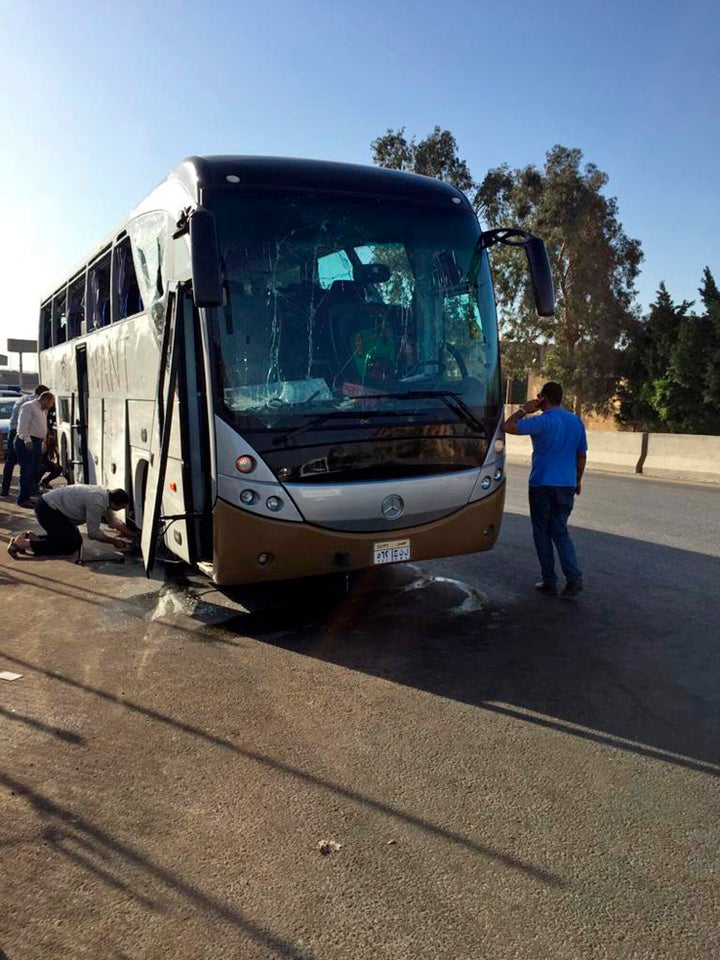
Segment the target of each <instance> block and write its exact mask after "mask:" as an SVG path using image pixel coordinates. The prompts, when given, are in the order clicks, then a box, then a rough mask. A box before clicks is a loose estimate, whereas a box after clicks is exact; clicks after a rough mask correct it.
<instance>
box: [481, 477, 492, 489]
mask: <svg viewBox="0 0 720 960" xmlns="http://www.w3.org/2000/svg"><path fill="white" fill-rule="evenodd" d="M491 483H492V477H483V478H482V480H481V481H480V486H481V487H482V489H483V490H489V489H490V484H491Z"/></svg>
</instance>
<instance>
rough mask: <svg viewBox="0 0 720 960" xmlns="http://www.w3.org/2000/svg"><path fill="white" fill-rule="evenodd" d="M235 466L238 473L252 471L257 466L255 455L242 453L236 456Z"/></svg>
mask: <svg viewBox="0 0 720 960" xmlns="http://www.w3.org/2000/svg"><path fill="white" fill-rule="evenodd" d="M235 466H236V467H237V469H238V470H239V471H240V473H252V472H253V470H254V469H255V467H256V466H257V462H256V460H255V457H249V456H248V455H247V454H243V456H242V457H238V458H237V460H236V461H235Z"/></svg>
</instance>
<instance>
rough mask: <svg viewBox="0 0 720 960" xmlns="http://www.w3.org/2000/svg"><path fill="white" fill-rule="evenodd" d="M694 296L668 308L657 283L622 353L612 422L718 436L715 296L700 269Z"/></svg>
mask: <svg viewBox="0 0 720 960" xmlns="http://www.w3.org/2000/svg"><path fill="white" fill-rule="evenodd" d="M700 296H701V299H702V303H703V305H704V307H705V310H706V313H705V314H704V315H701V316H696V315H693V314H691V313H690V310H691V308H692V306H693V304H692V302H689V301H683V302H682V303H680V304H675V303H673V300H672V298H671V297H670V294H669V293H668V292H667V289H666V288H665V284H664V283H661V284H660V288H659V290H658V293H657V297H656V300H655V303H653V304H652V305H651V307H650V313H649V314H648V316H647V317H646V318H644V319H643V320H642V321H640V322H639V323H638V325H637V328H636V330H635V332H634V336H633V338H632V342H631V344H630V347H629V349H628V352H627V355H626V358H627V368H626V371H625V374H626V376H625V379H624V381H623V383H622V384H621V387H620V391H619V393H620V410H619V414H618V419H619V420H620V421H621V422H623V423H629V422H632V423H633V424H635V425H636V426H640V427H641V428H642V429H646V430H660V431H664V430H667V431H670V432H672V433H700V434H705V433H710V434H716V433H720V371H719V367H720V293H719V292H718V289H717V286H716V285H715V280H714V278H713V276H712V274H711V273H710V270H709V269H708V268H707V267H706V268H705V272H704V276H703V285H702V286H701V287H700Z"/></svg>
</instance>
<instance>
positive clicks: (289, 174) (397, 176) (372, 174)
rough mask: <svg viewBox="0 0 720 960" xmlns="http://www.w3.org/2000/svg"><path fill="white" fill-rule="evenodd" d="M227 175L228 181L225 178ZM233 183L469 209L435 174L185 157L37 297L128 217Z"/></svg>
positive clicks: (176, 206)
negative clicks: (451, 204) (443, 202)
mask: <svg viewBox="0 0 720 960" xmlns="http://www.w3.org/2000/svg"><path fill="white" fill-rule="evenodd" d="M228 178H231V179H228ZM233 184H236V185H239V186H243V187H248V186H250V187H253V186H257V187H262V186H272V185H274V184H276V185H282V186H283V187H289V188H291V189H292V188H293V187H296V188H298V189H325V190H337V191H341V192H352V193H368V194H373V195H375V196H383V195H386V196H395V197H416V198H418V199H420V198H425V199H428V200H429V199H434V200H435V201H436V202H437V201H439V200H442V199H443V198H444V199H446V200H452V201H453V202H455V203H456V204H458V203H460V204H462V205H464V206H465V207H466V208H467V209H472V207H471V204H470V201H469V200H468V199H467V197H466V196H465V194H464V193H462V192H461V191H460V190H458V189H457V187H454V186H452V185H451V184H449V183H444V182H443V181H442V180H438V179H436V178H435V177H425V176H422V175H420V174H416V173H406V172H404V171H400V170H388V169H386V168H385V167H373V166H365V165H363V164H359V163H338V162H335V161H331V160H303V159H300V158H296V157H257V156H243V155H238V156H212V157H188V158H187V159H185V160H183V162H182V163H180V164H179V165H178V166H177V167H176V168H175V169H174V170H173V172H172V173H171V174H170V175H169V176H168V177H166V178H165V180H163V181H162V182H161V183H160V184H158V186H157V187H155V189H153V190H151V191H150V193H149V194H148V195H147V196H146V197H144V199H143V200H141V201H140V203H138V204H137V206H135V207H134V208H133V209H132V210H131V211H130V213H129V214H128V216H127V217H125V218H124V220H122V221H121V222H120V223H119V224H118V226H117V227H116V228H115V229H114V230H113V231H112V232H111V233H109V234H108V235H107V236H105V237H104V238H103V240H102V241H101V242H100V243H98V244H97V245H96V246H95V247H94V248H93V250H92V251H91V252H90V254H89V255H88V256H87V257H85V258H84V259H82V260H81V261H80V262H79V263H77V264H75V265H74V267H73V269H72V270H71V271H70V272H68V273H66V274H65V276H64V279H63V281H62V283H61V284H60V285H59V284H55V286H53V287H52V288H51V289H50V291H49V292H48V293H47V295H46V296H44V297H43V298H42V300H41V303H43V304H45V303H46V302H47V301H48V300H49V299H51V298H52V296H54V294H55V293H57V291H58V290H59V289H60V288H61V287H62V286H63V285H64V284H65V283H66V282H67V281H68V280H70V279H72V278H73V277H74V276H76V274H78V273H79V272H80V271H81V270H82V269H83V268H84V266H85V265H86V264H88V263H91V262H92V261H93V260H95V259H96V258H97V257H98V256H99V255H100V254H101V253H102V252H103V251H104V250H105V249H107V247H108V246H109V245H110V244H112V242H113V241H114V240H115V238H116V237H118V236H120V234H122V233H123V231H124V230H125V229H126V228H127V225H128V223H129V221H130V220H132V219H133V218H134V217H136V216H138V215H140V214H141V213H146V212H149V211H151V210H167V211H168V213H170V214H171V215H175V216H179V215H180V213H181V211H182V209H183V208H184V207H186V206H188V205H189V204H190V203H199V202H201V200H202V192H203V190H204V189H206V188H213V187H226V188H229V189H231V188H232V185H233Z"/></svg>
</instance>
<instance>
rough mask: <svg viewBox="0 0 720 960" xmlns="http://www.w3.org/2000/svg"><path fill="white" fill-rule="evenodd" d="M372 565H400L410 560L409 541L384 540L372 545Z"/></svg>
mask: <svg viewBox="0 0 720 960" xmlns="http://www.w3.org/2000/svg"><path fill="white" fill-rule="evenodd" d="M373 554H374V563H402V561H403V560H409V559H410V541H409V540H385V541H384V542H382V543H375V544H373Z"/></svg>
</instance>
